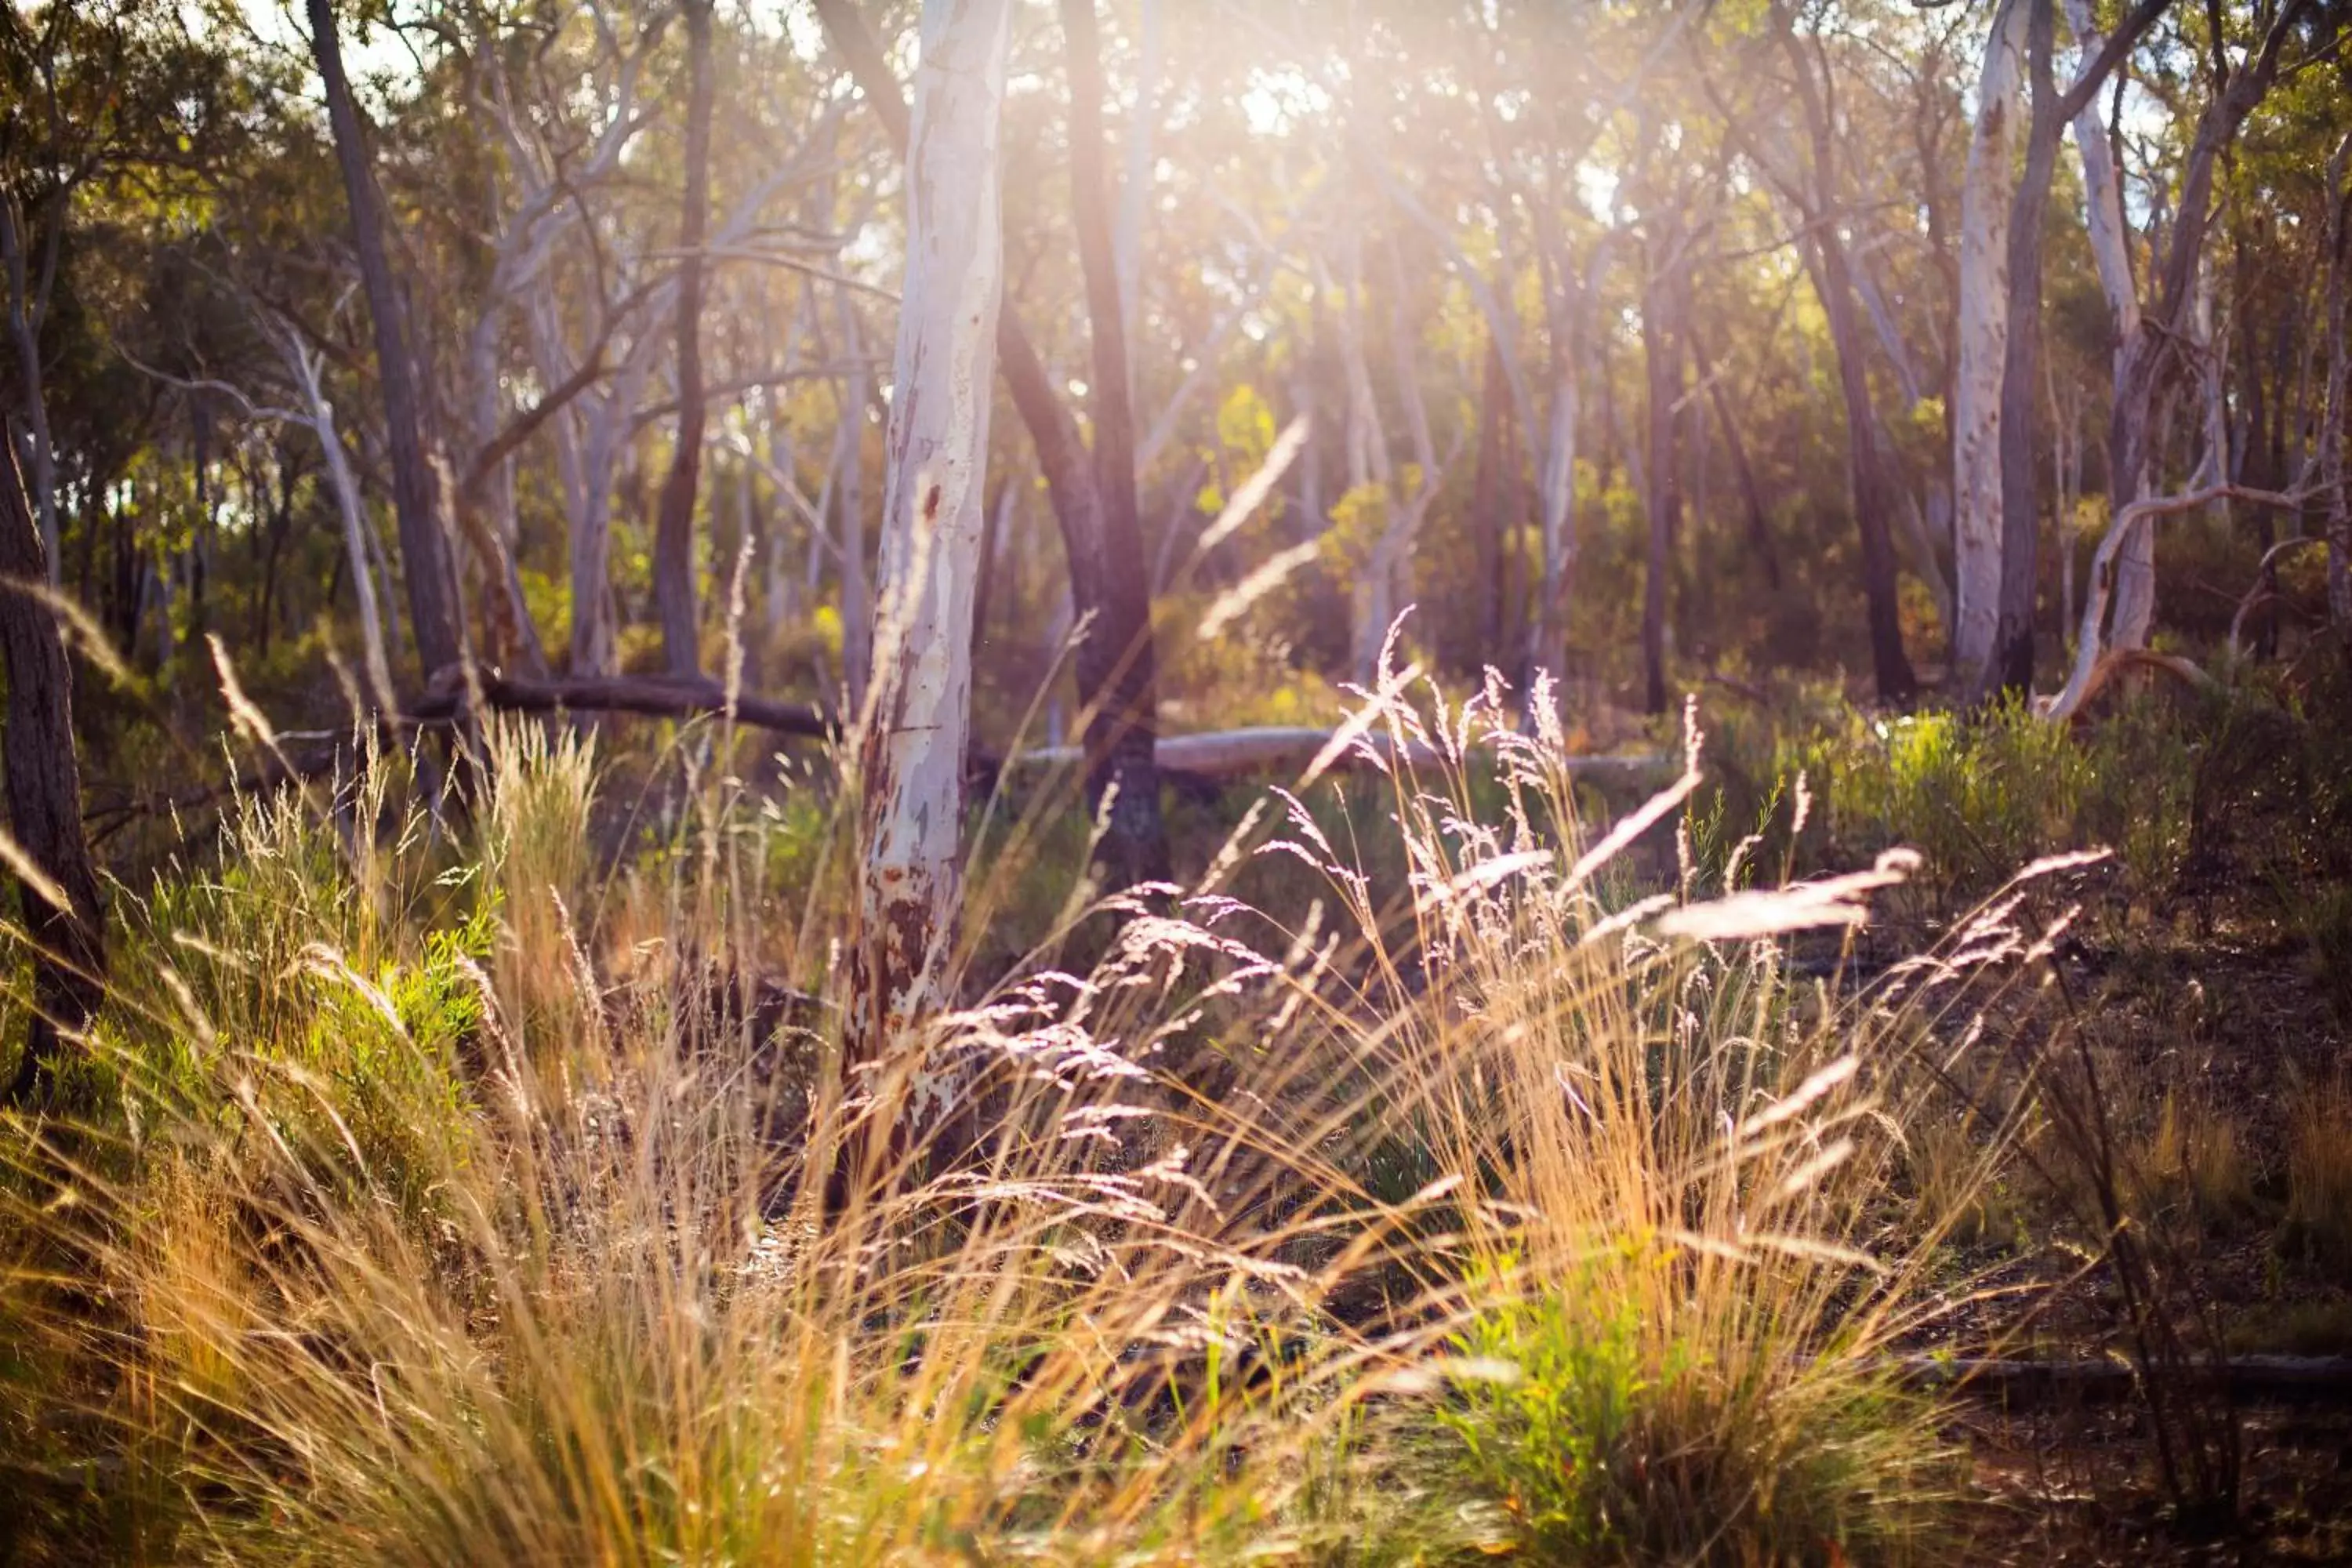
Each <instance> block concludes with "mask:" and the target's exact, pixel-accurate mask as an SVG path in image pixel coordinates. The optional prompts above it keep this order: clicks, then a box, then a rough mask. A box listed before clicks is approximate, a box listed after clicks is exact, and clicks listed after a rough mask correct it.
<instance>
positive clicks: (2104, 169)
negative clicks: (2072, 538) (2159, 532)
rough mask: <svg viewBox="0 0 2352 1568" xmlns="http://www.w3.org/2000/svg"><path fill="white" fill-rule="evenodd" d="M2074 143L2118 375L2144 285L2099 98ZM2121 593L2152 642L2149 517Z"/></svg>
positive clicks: (2111, 483)
mask: <svg viewBox="0 0 2352 1568" xmlns="http://www.w3.org/2000/svg"><path fill="white" fill-rule="evenodd" d="M2065 5H2066V24H2067V26H2069V27H2071V28H2073V29H2074V47H2075V50H2076V52H2077V54H2078V55H2079V56H2080V57H2081V58H2083V59H2084V60H2088V59H2090V58H2093V57H2094V56H2095V55H2096V54H2097V53H2098V52H2099V50H2100V48H2101V47H2103V46H2104V45H2105V41H2106V40H2105V36H2104V35H2103V34H2101V33H2100V31H2099V28H2098V23H2097V20H2096V18H2095V16H2094V15H2093V13H2092V9H2091V0H2065ZM2074 151H2075V153H2077V154H2079V155H2080V156H2081V158H2082V161H2083V206H2084V212H2083V223H2084V228H2085V230H2086V231H2087V232H2088V234H2089V236H2090V241H2091V258H2092V260H2093V262H2094V263H2095V265H2096V266H2097V268H2098V272H2099V287H2100V289H2101V290H2102V291H2103V292H2105V295H2106V297H2107V314H2108V316H2109V317H2110V319H2112V320H2113V321H2114V323H2115V329H2116V376H2117V379H2118V381H2120V379H2121V376H2122V374H2123V361H2124V355H2125V354H2126V353H2127V352H2128V349H2129V345H2130V344H2131V343H2132V342H2134V341H2135V340H2136V339H2137V337H2138V336H2139V318H2140V308H2139V286H2138V284H2137V282H2135V281H2134V280H2133V278H2132V266H2131V230H2130V228H2129V227H2128V226H2127V222H2126V218H2125V216H2124V204H2123V182H2122V180H2121V178H2120V177H2119V176H2118V174H2117V172H2116V159H2115V149H2114V148H2113V147H2112V146H2110V145H2109V144H2108V142H2107V128H2106V126H2105V124H2104V123H2103V122H2102V121H2100V119H2099V108H2098V103H2097V101H2096V100H2093V101H2092V102H2090V103H2086V104H2084V106H2083V110H2082V112H2081V113H2079V114H2077V115H2075V116H2074ZM2224 477H2226V476H2224ZM2107 490H2108V494H2109V495H2110V496H2113V495H2116V494H2122V495H2126V496H2137V495H2141V494H2144V493H2145V492H2146V490H2147V475H2146V474H2145V473H2138V474H2125V475H2116V474H2110V475H2108V476H2107ZM2115 601H2116V609H2115V634H2114V641H2115V645H2116V647H2126V648H2136V647H2146V646H2147V633H2148V627H2149V626H2150V625H2151V624H2152V623H2153V621H2154V620H2155V617H2156V531H2155V529H2154V528H2153V527H2152V526H2150V525H2148V524H2142V525H2140V526H2139V527H2138V528H2137V530H2136V531H2135V532H2134V535H2133V537H2131V538H2129V539H2126V540H2125V541H2124V542H2123V543H2122V545H2121V546H2120V548H2119V552H2118V557H2117V560H2116V580H2115Z"/></svg>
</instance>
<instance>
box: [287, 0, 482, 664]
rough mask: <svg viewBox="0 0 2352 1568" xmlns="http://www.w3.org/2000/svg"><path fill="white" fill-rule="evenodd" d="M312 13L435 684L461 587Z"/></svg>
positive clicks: (382, 256)
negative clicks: (458, 590) (435, 675)
mask: <svg viewBox="0 0 2352 1568" xmlns="http://www.w3.org/2000/svg"><path fill="white" fill-rule="evenodd" d="M308 5H309V8H310V47H311V51H312V53H313V54H314V55H315V56H316V57H317V59H318V65H319V79H320V83H321V85H322V86H323V87H324V88H325V89H326V94H327V120H328V123H329V125H330V126H331V128H332V129H333V132H334V141H335V162H336V163H337V164H338V165H339V166H340V167H341V170H342V175H343V195H344V199H345V201H346V203H347V204H348V205H349V207H350V211H351V223H352V251H353V253H354V254H355V255H356V256H357V257H358V258H359V268H360V287H361V290H362V293H363V294H364V295H365V296H366V299H367V307H368V319H369V321H370V323H371V325H372V326H373V328H374V331H375V357H376V374H377V378H378V381H379V384H380V385H381V386H382V388H383V414H384V425H385V429H386V446H387V447H388V448H389V452H390V457H391V465H392V498H393V512H394V517H395V519H396V520H397V521H398V524H399V529H400V555H401V566H402V569H403V573H404V575H405V576H406V578H407V580H408V615H409V626H410V630H411V631H412V632H413V633H414V634H415V638H416V652H417V656H418V658H420V659H421V660H422V662H423V664H424V666H425V674H426V675H428V676H429V675H431V674H432V673H434V672H435V671H436V670H439V669H442V668H446V667H448V666H450V665H454V664H456V663H457V659H458V648H459V643H458V620H457V579H456V578H455V576H454V575H453V574H451V572H450V563H449V541H448V539H447V538H446V534H445V532H444V531H443V528H442V521H441V501H440V500H439V499H438V497H437V494H436V492H437V489H438V486H437V484H436V480H435V476H434V473H433V470H432V469H431V468H430V467H428V466H427V464H426V461H425V437H424V429H423V417H424V416H423V410H422V408H421V406H420V405H419V403H418V399H417V388H416V367H415V362H414V361H412V360H411V359H410V358H409V350H408V331H407V328H406V325H405V323H404V312H403V310H402V309H401V303H400V290H399V288H398V286H397V284H396V283H395V281H394V278H393V275H392V258H391V256H390V255H389V254H388V253H387V252H386V250H385V248H384V241H383V212H382V210H381V205H380V203H379V201H378V198H377V195H376V188H375V176H374V174H373V170H372V169H371V168H370V166H369V158H368V150H367V141H366V137H365V134H364V132H363V131H362V126H361V122H360V111H359V105H358V103H357V102H356V101H354V100H353V99H352V84H351V81H350V79H349V78H347V77H346V76H345V75H344V74H343V51H342V46H341V43H340V42H339V41H338V40H337V38H336V36H335V13H334V8H333V5H332V4H331V0H308Z"/></svg>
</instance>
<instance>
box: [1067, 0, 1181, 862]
mask: <svg viewBox="0 0 2352 1568" xmlns="http://www.w3.org/2000/svg"><path fill="white" fill-rule="evenodd" d="M1096 35H1097V27H1096V23H1095V0H1062V37H1063V50H1064V55H1065V58H1066V60H1067V62H1068V74H1069V79H1070V211H1071V216H1072V218H1073V221H1074V223H1075V225H1076V229H1077V236H1078V258H1079V261H1080V264H1081V266H1082V267H1083V268H1084V270H1085V272H1086V279H1087V342H1088V345H1089V346H1090V347H1091V349H1092V351H1093V357H1094V374H1093V376H1092V378H1091V379H1090V380H1089V381H1088V383H1087V401H1088V405H1089V407H1090V411H1091V412H1092V413H1093V415H1094V437H1095V438H1094V463H1095V493H1096V496H1097V499H1098V501H1099V504H1100V507H1101V533H1100V537H1101V540H1102V545H1103V550H1104V556H1103V563H1104V564H1106V565H1108V563H1111V562H1128V563H1133V566H1132V569H1130V570H1124V571H1119V570H1108V571H1105V573H1104V574H1103V577H1102V580H1101V581H1100V582H1098V583H1097V584H1096V589H1095V593H1094V595H1092V599H1093V605H1092V606H1091V607H1092V608H1093V609H1094V610H1095V611H1096V612H1097V616H1098V621H1097V625H1095V626H1091V627H1089V628H1088V629H1087V634H1086V635H1087V639H1088V641H1090V642H1097V643H1098V647H1096V648H1095V649H1094V650H1093V651H1092V659H1091V661H1090V662H1094V663H1095V667H1096V668H1097V670H1099V671H1100V673H1098V674H1097V676H1096V678H1095V679H1094V680H1093V681H1092V682H1091V684H1092V685H1093V686H1094V689H1095V690H1094V696H1093V697H1092V698H1091V699H1090V700H1091V701H1092V702H1093V703H1095V704H1096V705H1097V706H1098V707H1100V708H1102V709H1103V710H1104V711H1103V712H1102V713H1100V714H1099V715H1098V716H1097V719H1096V721H1095V722H1093V723H1092V724H1090V725H1089V726H1088V731H1087V779H1088V781H1089V788H1088V792H1087V805H1088V807H1089V809H1091V810H1093V811H1095V812H1097V813H1100V812H1103V811H1104V810H1105V805H1104V802H1105V798H1106V796H1107V797H1108V820H1107V821H1106V822H1105V823H1104V832H1103V839H1102V842H1103V848H1104V851H1105V853H1106V856H1107V857H1108V861H1109V864H1108V868H1107V869H1108V873H1109V879H1110V880H1111V882H1112V883H1113V885H1114V886H1118V887H1126V886H1129V885H1132V884H1134V883H1136V882H1140V881H1164V880H1166V879H1167V877H1168V874H1169V873H1168V832H1167V828H1166V827H1165V826H1163V825H1162V824H1161V822H1160V778H1159V773H1158V770H1157V768H1156V766H1155V765H1154V757H1153V750H1154V745H1153V742H1154V739H1155V734H1156V731H1157V729H1158V708H1159V696H1158V679H1157V671H1156V668H1155V667H1156V664H1157V657H1156V650H1155V649H1154V647H1152V638H1151V599H1150V590H1149V587H1148V585H1147V584H1146V581H1145V579H1144V576H1143V574H1142V571H1141V566H1142V563H1143V560H1144V551H1143V531H1142V528H1141V526H1140V525H1139V521H1138V520H1137V517H1136V491H1135V411H1134V405H1133V402H1132V397H1133V388H1134V384H1135V382H1134V377H1133V375H1132V374H1131V373H1130V371H1129V365H1128V352H1127V350H1128V336H1127V318H1128V300H1129V298H1130V297H1131V291H1129V290H1124V289H1122V286H1121V281H1120V271H1119V268H1118V259H1117V256H1116V254H1115V249H1114V246H1113V237H1112V233H1111V219H1110V209H1111V205H1112V197H1111V193H1110V188H1109V182H1110V175H1109V171H1108V167H1107V161H1106V160H1105V158H1104V157H1103V149H1104V147H1105V145H1106V142H1107V140H1108V138H1107V137H1106V135H1105V132H1104V131H1103V123H1102V100H1103V79H1102V46H1101V44H1100V42H1099V40H1098V39H1097V36H1096ZM1145 90H1146V91H1148V90H1149V84H1146V89H1145ZM1139 134H1140V133H1139ZM1139 174H1140V171H1136V172H1135V174H1131V175H1130V178H1135V177H1138V176H1139ZM1137 199H1138V200H1140V197H1138V198H1137ZM1132 243H1133V242H1130V247H1131V246H1132ZM1105 656H1108V658H1107V661H1106V660H1105ZM1097 780H1098V781H1100V782H1099V784H1097V783H1096V781H1097Z"/></svg>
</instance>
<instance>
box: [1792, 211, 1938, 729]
mask: <svg viewBox="0 0 2352 1568" xmlns="http://www.w3.org/2000/svg"><path fill="white" fill-rule="evenodd" d="M1817 250H1818V254H1819V257H1820V262H1821V277H1822V283H1823V285H1824V287H1823V289H1822V295H1823V298H1822V307H1823V310H1822V313H1823V314H1824V315H1825V316H1826V317H1827V318H1828V321H1829V328H1830V338H1831V341H1832V345H1833V346H1834V347H1835V349H1836V352H1837V358H1838V387H1839V390H1840V392H1841V393H1842V394H1843V396H1844V399H1845V430H1846V463H1847V468H1848V470H1849V473H1850V476H1851V479H1852V489H1853V520H1854V528H1855V531H1857V532H1858V533H1859V534H1860V535H1861V539H1862V588H1863V600H1864V612H1865V614H1866V616H1868V620H1869V626H1870V658H1871V668H1872V670H1873V673H1874V676H1875V679H1876V681H1877V687H1878V695H1879V697H1880V699H1881V700H1884V701H1887V702H1908V701H1909V700H1911V698H1912V696H1913V694H1914V693H1915V692H1916V690H1917V689H1918V681H1917V679H1916V677H1915V676H1914V675H1913V674H1912V671H1911V660H1910V658H1909V657H1908V656H1907V655H1906V654H1905V653H1904V651H1903V618H1902V614H1901V612H1900V610H1899V609H1898V608H1897V601H1896V595H1895V542H1894V538H1893V535H1892V534H1891V533H1890V531H1889V530H1888V526H1887V517H1888V514H1889V513H1890V512H1891V511H1892V510H1893V501H1892V499H1891V497H1890V495H1889V493H1888V486H1887V483H1886V471H1885V461H1884V459H1883V458H1882V456H1881V454H1880V452H1879V450H1878V440H1877V436H1876V421H1875V420H1874V419H1873V417H1872V416H1871V407H1870V378H1869V373H1868V371H1867V370H1866V369H1865V368H1864V359H1863V353H1864V351H1863V346H1862V342H1861V335H1862V334H1861V326H1860V323H1859V322H1858V321H1855V319H1854V309H1853V289H1851V287H1849V285H1848V283H1847V280H1846V268H1845V251H1844V247H1842V246H1840V245H1839V244H1837V243H1836V241H1835V240H1834V239H1833V238H1829V237H1823V238H1822V239H1821V241H1820V243H1819V245H1818V246H1817Z"/></svg>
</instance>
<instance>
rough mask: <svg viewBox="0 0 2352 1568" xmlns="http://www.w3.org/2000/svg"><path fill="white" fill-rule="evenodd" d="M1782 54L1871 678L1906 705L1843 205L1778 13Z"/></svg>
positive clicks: (1908, 692) (1811, 86)
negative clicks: (1802, 144)
mask: <svg viewBox="0 0 2352 1568" xmlns="http://www.w3.org/2000/svg"><path fill="white" fill-rule="evenodd" d="M1779 16H1780V31H1779V37H1780V47H1781V50H1782V52H1783V53H1784V54H1785V55H1786V56H1787V57H1788V59H1789V63H1790V67H1791V68H1792V69H1793V70H1794V71H1795V73H1796V81H1797V93H1798V98H1799V100H1800V102H1801V105H1802V108H1803V110H1804V116H1805V130H1806V135H1807V138H1808V140H1809V141H1810V142H1811V147H1812V177H1813V192H1812V195H1811V199H1810V200H1809V201H1807V202H1806V203H1805V204H1804V205H1805V212H1806V216H1807V217H1808V218H1809V219H1811V221H1812V227H1811V232H1810V233H1809V234H1808V236H1807V239H1806V246H1805V255H1806V257H1807V258H1808V261H1809V264H1810V269H1811V274H1812V279H1813V289H1814V292H1815V293H1816V294H1818V295H1819V296H1820V298H1821V301H1822V316H1823V318H1824V319H1825V320H1826V321H1827V322H1828V325H1829V330H1830V344H1831V347H1832V349H1833V350H1834V351H1835V352H1836V353H1837V361H1838V390H1839V392H1840V394H1841V395H1842V396H1843V399H1844V402H1845V428H1846V463H1847V468H1848V470H1849V472H1850V475H1851V479H1852V489H1853V521H1854V529H1855V531H1856V532H1857V533H1859V534H1860V535H1861V540H1862V588H1863V599H1864V609H1865V614H1866V616H1867V618H1868V622H1869V627H1870V658H1871V666H1872V672H1873V674H1874V677H1875V679H1876V681H1877V687H1878V695H1879V698H1880V700H1882V701H1886V702H1895V703H1906V702H1908V701H1910V700H1911V699H1912V697H1913V695H1914V694H1915V693H1916V691H1917V689H1918V681H1917V679H1916V677H1915V676H1914V675H1913V674H1912V671H1911V660H1910V658H1909V656H1908V655H1906V653H1905V652H1904V651H1903V616H1902V612H1901V608H1900V605H1899V601H1898V599H1897V596H1896V591H1895V542H1894V535H1893V533H1892V531H1891V530H1890V528H1889V525H1888V521H1887V520H1888V518H1889V516H1890V515H1891V514H1892V513H1893V511H1894V500H1893V495H1892V492H1891V490H1890V489H1889V487H1888V484H1887V479H1886V469H1885V462H1884V459H1883V457H1882V454H1881V453H1880V452H1879V450H1878V436H1877V432H1878V418H1877V415H1876V413H1875V412H1874V409H1873V408H1872V406H1871V400H1870V372H1869V366H1868V360H1867V358H1866V357H1865V356H1866V354H1867V352H1868V351H1867V349H1866V348H1865V346H1864V342H1863V332H1862V323H1861V321H1859V319H1858V318H1857V316H1856V313H1855V310H1854V291H1853V265H1852V262H1851V261H1850V259H1849V258H1848V257H1847V255H1846V249H1845V242H1844V241H1843V239H1842V238H1841V237H1840V234H1839V227H1838V225H1837V223H1836V221H1834V220H1835V219H1836V218H1837V217H1838V216H1839V213H1840V209H1841V207H1842V206H1843V202H1842V201H1841V199H1840V196H1839V191H1840V185H1841V182H1840V179H1839V176H1838V172H1837V137H1836V133H1835V130H1834V127H1832V124H1831V122H1830V116H1829V111H1828V109H1827V107H1826V106H1825V105H1824V103H1823V102H1822V89H1821V84H1820V83H1819V82H1818V81H1817V80H1816V79H1815V78H1814V75H1813V70H1814V67H1813V63H1812V61H1811V60H1810V59H1808V58H1806V56H1805V51H1804V49H1803V47H1801V45H1800V44H1799V43H1798V41H1797V35H1796V32H1795V30H1794V28H1793V27H1791V26H1790V25H1789V22H1788V18H1787V15H1786V13H1780V14H1779Z"/></svg>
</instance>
